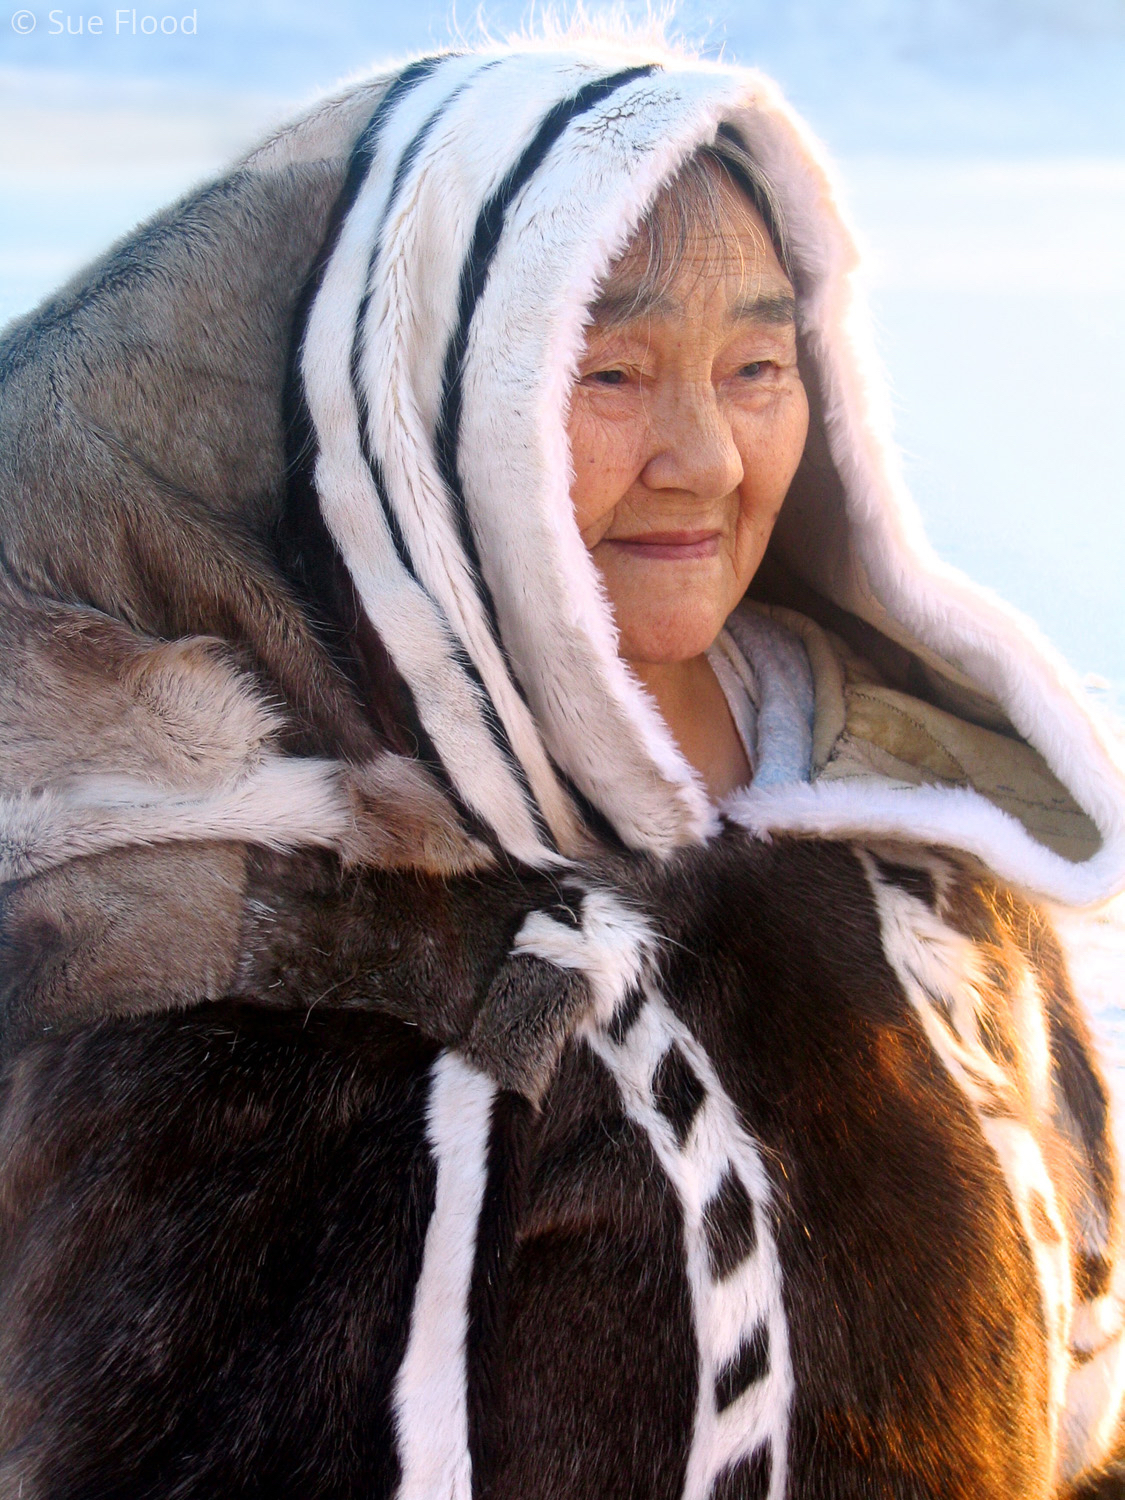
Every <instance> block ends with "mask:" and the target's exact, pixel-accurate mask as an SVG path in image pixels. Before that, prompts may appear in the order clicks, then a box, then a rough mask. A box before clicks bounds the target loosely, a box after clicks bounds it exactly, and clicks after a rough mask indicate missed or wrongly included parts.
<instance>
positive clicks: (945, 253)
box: [0, 0, 1125, 1117]
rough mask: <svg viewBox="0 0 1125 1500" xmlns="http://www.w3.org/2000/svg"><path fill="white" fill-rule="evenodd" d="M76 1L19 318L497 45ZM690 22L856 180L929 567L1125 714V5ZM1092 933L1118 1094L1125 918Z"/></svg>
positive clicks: (42, 74) (6, 136)
mask: <svg viewBox="0 0 1125 1500" xmlns="http://www.w3.org/2000/svg"><path fill="white" fill-rule="evenodd" d="M84 4H85V0H76V3H75V5H74V8H72V9H67V8H66V7H65V6H64V7H62V8H55V9H52V8H51V7H50V6H48V5H40V4H38V3H34V4H31V5H29V6H27V7H21V6H15V5H6V6H3V7H0V322H3V321H5V320H6V319H7V318H8V317H11V316H14V315H15V314H17V313H20V312H23V311H25V310H27V309H28V308H30V307H32V306H33V305H34V304H35V302H36V301H37V300H38V299H39V298H40V297H42V296H43V295H44V294H45V293H47V292H48V291H50V289H51V288H52V287H53V286H55V285H56V284H57V283H58V282H59V281H60V280H61V279H62V278H63V277H65V276H67V275H68V274H69V273H70V272H71V271H73V270H75V269H76V268H77V267H78V266H80V265H81V264H82V262H83V261H84V260H85V259H87V258H89V257H91V256H92V255H94V254H95V253H97V252H98V251H99V250H100V249H102V248H103V247H104V246H105V244H106V243H107V242H108V241H109V240H111V239H113V238H114V237H116V236H117V235H119V234H121V233H123V232H125V231H126V230H127V229H129V228H130V227H131V226H132V225H133V224H134V223H136V221H137V220H138V219H140V218H142V217H143V216H144V215H146V214H148V213H149V212H150V211H152V210H153V209H155V208H157V207H159V206H160V205H161V204H163V203H164V202H166V201H167V200H168V199H169V198H171V197H173V196H175V195H177V194H178V193H180V192H182V191H183V190H184V189H185V188H187V187H189V186H190V185H191V184H192V183H193V182H195V181H197V180H199V179H200V178H203V177H205V176H207V175H208V174H209V173H211V172H213V171H215V170H216V169H217V168H218V167H219V166H221V165H222V163H223V162H224V161H225V160H226V159H227V158H228V157H230V156H231V155H232V154H234V153H235V152H236V151H238V150H240V149H241V148H242V147H243V146H245V145H247V144H249V143H250V142H251V141H252V140H253V139H254V138H255V136H256V135H258V134H260V133H261V131H262V130H263V129H264V128H266V127H267V126H269V125H270V124H272V123H274V122H276V121H278V120H281V119H283V118H284V117H285V116H286V115H287V114H288V113H290V112H291V111H292V110H293V108H294V107H295V106H296V105H299V104H301V103H302V102H304V101H306V100H308V99H309V98H310V97H312V96H314V95H315V94H316V93H317V92H318V91H319V90H321V89H323V88H325V87H327V86H330V85H331V84H333V83H335V82H336V81H337V80H338V79H339V78H340V77H341V76H343V75H347V74H352V73H355V72H358V71H362V70H363V69H365V68H367V67H369V66H371V65H372V64H373V63H375V62H377V61H380V60H382V59H386V58H388V57H393V56H395V55H399V54H401V53H403V52H407V51H416V50H419V49H422V48H425V47H428V46H432V45H434V44H444V43H446V42H448V41H449V40H451V39H452V38H453V37H454V36H455V34H456V30H457V28H458V27H459V28H460V29H461V30H462V31H463V32H465V33H466V34H468V35H470V36H472V35H474V34H475V30H476V24H477V12H476V10H475V8H474V7H472V6H470V5H467V4H466V5H464V6H463V7H462V8H461V10H460V11H459V12H458V13H457V14H456V16H455V17H454V18H452V19H451V12H450V8H449V6H448V5H447V4H443V3H437V0H410V3H403V0H366V3H363V0H318V3H316V4H310V3H296V0H275V3H272V4H269V3H261V0H224V3H222V4H219V3H210V0H199V3H198V4H196V3H194V0H193V3H191V4H190V6H189V4H188V3H187V0H175V3H167V4H166V3H165V0H153V3H152V4H151V5H150V6H148V7H147V8H138V9H137V10H136V12H135V13H134V11H133V9H132V6H130V7H129V9H128V10H121V11H119V10H117V9H116V8H114V9H108V8H102V9H98V8H97V6H96V5H90V4H85V8H81V7H82V6H83V5H84ZM592 8H595V9H596V8H597V7H596V4H595V5H594V6H593V7H592ZM631 8H633V7H632V5H631V0H626V3H625V5H624V9H625V10H626V11H629V10H630V9H631ZM527 14H528V12H527V7H526V6H525V5H523V4H512V3H503V0H495V3H492V4H490V5H488V6H487V7H486V8H485V17H486V19H487V21H488V22H489V23H490V25H491V27H492V29H493V30H494V31H496V32H500V33H503V32H505V31H506V30H508V29H510V28H511V27H514V26H517V25H519V24H520V23H521V22H522V21H524V20H525V19H526V18H527ZM95 16H100V18H101V22H102V24H101V26H100V27H99V26H97V25H96V24H95V25H93V26H91V25H90V21H91V18H92V17H95ZM146 17H149V18H151V27H150V26H149V24H148V21H147V20H146ZM185 18H191V19H189V20H188V24H187V26H185V25H184V21H185ZM192 19H193V21H194V31H193V30H192V25H191V22H192ZM32 23H33V24H32ZM134 23H135V25H136V32H135V34H134V29H133V28H134ZM161 24H163V28H164V34H161V31H160V29H159V28H160V26H161ZM677 25H678V26H679V28H680V29H681V30H682V31H683V32H684V33H685V34H686V35H687V36H688V37H689V38H690V39H692V40H694V41H696V42H697V43H699V44H701V45H702V46H703V47H704V49H705V50H707V51H708V52H710V53H712V54H717V53H719V52H720V51H721V52H723V53H724V54H725V55H727V56H728V57H733V58H735V59H737V60H738V61H740V62H744V63H749V64H754V65H757V66H760V67H763V68H765V69H766V70H767V71H769V72H771V73H773V74H774V75H775V76H776V77H777V78H779V79H780V81H781V83H782V84H783V86H784V87H785V89H786V91H787V92H788V93H789V95H790V97H791V98H792V99H793V101H794V102H795V104H796V105H797V106H798V108H799V109H801V110H802V111H803V112H804V113H805V114H806V115H807V116H808V117H809V118H810V119H811V121H812V122H813V124H814V125H815V126H816V127H817V129H818V130H819V131H820V133H821V135H822V136H823V137H824V139H825V141H826V142H827V143H828V146H829V149H830V150H831V152H832V153H833V155H834V156H835V157H836V159H837V161H838V163H839V166H840V170H841V173H842V175H843V178H844V181H845V183H846V184H847V195H848V199H849V201H850V205H851V210H852V214H853V217H854V218H855V220H856V221H857V223H858V225H859V227H860V230H861V232H862V235H863V238H864V240H865V241H866V244H867V246H868V247H869V249H870V252H871V271H870V281H869V290H870V295H871V300H872V304H873V308H874V312H875V316H876V321H877V325H878V330H879V338H880V342H881V346H882V350H883V354H884V358H885V360H886V363H887V367H888V369H889V372H890V375H891V380H892V384H893V389H894V392H895V397H896V406H897V412H898V431H899V436H900V439H901V442H902V444H903V447H904V449H905V452H906V455H907V462H908V472H909V474H910V478H911V481H912V484H913V488H914V492H915V494H916V496H917V499H918V501H919V504H920V505H921V507H922V510H923V513H924V515H925V517H926V521H927V525H928V528H929V531H930V535H931V537H932V538H933V540H934V542H935V544H936V545H937V547H938V550H939V551H940V552H941V553H942V554H943V555H944V556H945V557H947V558H948V559H949V560H950V561H952V562H954V563H956V564H958V565H959V566H960V567H962V568H964V569H965V570H966V571H967V572H968V573H970V574H971V575H972V576H973V577H975V578H976V579H978V580H979V581H981V582H983V583H985V584H988V585H990V586H992V587H993V588H995V589H996V590H997V591H998V592H999V593H1001V594H1002V595H1003V596H1004V597H1006V598H1008V599H1010V600H1011V601H1012V602H1014V603H1015V604H1017V605H1018V606H1019V607H1020V608H1022V609H1023V610H1024V611H1025V612H1026V613H1028V614H1029V615H1031V616H1032V618H1034V619H1035V620H1036V621H1037V622H1038V623H1039V624H1040V626H1041V627H1042V628H1043V629H1044V631H1045V632H1046V633H1047V635H1048V636H1050V637H1051V638H1052V639H1053V640H1054V641H1055V642H1056V643H1057V645H1058V646H1060V647H1061V649H1062V650H1063V651H1064V653H1065V654H1066V655H1067V656H1068V657H1069V659H1070V660H1071V662H1072V663H1073V664H1074V666H1075V667H1077V668H1078V670H1079V671H1080V673H1082V674H1083V675H1084V676H1085V677H1086V679H1087V682H1088V685H1089V688H1090V691H1091V693H1092V695H1093V696H1094V697H1095V698H1097V699H1098V700H1099V701H1100V702H1101V703H1102V704H1103V705H1104V706H1105V707H1106V709H1107V711H1109V712H1111V713H1114V714H1117V715H1125V592H1123V590H1122V587H1121V583H1120V579H1121V576H1122V574H1123V572H1125V477H1123V474H1122V464H1121V462H1120V457H1119V454H1120V450H1121V446H1122V438H1123V435H1125V416H1123V413H1125V0H683V3H682V4H681V5H680V7H679V11H678V21H677ZM153 28H155V31H154V34H152V35H146V34H145V31H146V30H152V29H153ZM1071 930H1072V932H1073V935H1075V936H1076V937H1077V938H1079V939H1080V943H1079V949H1080V951H1079V953H1078V956H1077V958H1076V967H1077V972H1078V975H1079V978H1080V979H1081V981H1082V984H1083V988H1084V989H1085V990H1086V991H1087V992H1088V994H1090V996H1091V997H1092V999H1093V1001H1094V1005H1095V1012H1096V1016H1097V1021H1098V1025H1099V1028H1100V1030H1101V1032H1102V1035H1103V1038H1104V1039H1105V1042H1106V1045H1107V1048H1108V1049H1109V1052H1110V1055H1111V1057H1112V1058H1113V1060H1114V1062H1115V1065H1116V1069H1117V1074H1116V1076H1117V1080H1118V1082H1119V1085H1120V1088H1121V1092H1122V1094H1123V1097H1125V1011H1122V1010H1120V1009H1119V1008H1118V1006H1117V1003H1116V998H1115V997H1116V994H1117V993H1125V982H1123V981H1125V975H1123V976H1122V981H1119V979H1118V974H1119V972H1120V971H1121V968H1122V960H1121V958H1120V955H1121V953H1122V951H1123V934H1125V908H1123V907H1121V906H1120V905H1119V906H1118V908H1117V910H1116V911H1115V912H1110V913H1108V914H1103V915H1101V916H1099V917H1097V918H1094V919H1089V918H1085V919H1081V920H1080V921H1079V922H1078V925H1077V926H1076V925H1075V922H1074V921H1072V922H1071ZM1123 1117H1125V1112H1123Z"/></svg>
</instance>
